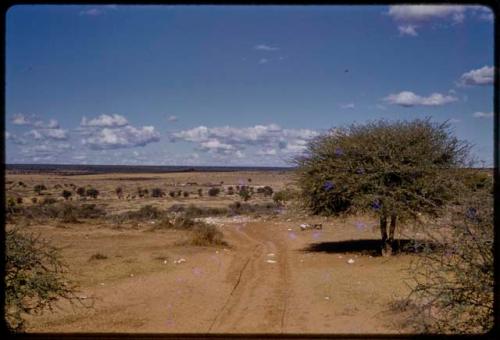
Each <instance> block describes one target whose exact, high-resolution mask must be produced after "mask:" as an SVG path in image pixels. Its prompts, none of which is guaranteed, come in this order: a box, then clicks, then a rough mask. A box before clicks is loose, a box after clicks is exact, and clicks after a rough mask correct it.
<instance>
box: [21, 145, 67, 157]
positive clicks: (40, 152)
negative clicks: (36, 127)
mask: <svg viewBox="0 0 500 340" xmlns="http://www.w3.org/2000/svg"><path fill="white" fill-rule="evenodd" d="M71 149H73V147H72V146H71V145H70V144H68V143H50V142H42V143H39V144H34V145H27V146H23V147H21V148H20V152H21V154H22V155H23V156H25V157H54V156H55V157H58V156H61V154H63V153H64V152H67V151H69V150H71Z"/></svg>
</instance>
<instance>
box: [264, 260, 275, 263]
mask: <svg viewBox="0 0 500 340" xmlns="http://www.w3.org/2000/svg"><path fill="white" fill-rule="evenodd" d="M266 262H267V263H276V261H274V260H267V261H266Z"/></svg>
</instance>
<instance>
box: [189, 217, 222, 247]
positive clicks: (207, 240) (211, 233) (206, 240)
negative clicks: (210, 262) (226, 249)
mask: <svg viewBox="0 0 500 340" xmlns="http://www.w3.org/2000/svg"><path fill="white" fill-rule="evenodd" d="M223 236H224V235H223V234H222V232H221V231H220V230H218V229H217V227H216V226H214V225H212V224H206V223H201V222H199V223H197V224H196V226H195V227H194V228H193V232H192V233H191V235H190V238H189V241H188V243H189V244H191V245H193V246H214V245H215V246H220V245H227V243H226V241H224V240H223Z"/></svg>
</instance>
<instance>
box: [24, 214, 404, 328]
mask: <svg viewBox="0 0 500 340" xmlns="http://www.w3.org/2000/svg"><path fill="white" fill-rule="evenodd" d="M221 229H222V230H223V232H224V235H225V238H226V239H227V240H228V242H229V244H230V247H227V248H224V249H222V248H218V249H216V248H196V247H173V248H168V249H169V250H168V251H169V254H168V255H169V256H168V257H169V260H168V263H165V264H164V268H165V269H162V268H163V267H159V268H160V269H155V270H154V271H150V272H148V271H145V272H143V273H140V271H138V272H139V273H136V274H134V273H131V274H130V275H128V277H126V278H122V279H120V280H114V281H105V280H102V281H103V282H96V283H95V284H94V285H92V286H89V287H87V288H85V289H84V294H88V295H94V296H95V297H96V298H97V299H96V302H95V308H94V309H91V310H82V309H75V310H74V311H73V310H71V309H67V308H66V309H65V311H62V312H59V313H56V314H48V315H46V316H42V317H40V318H37V319H33V322H32V327H31V328H30V330H32V331H38V332H45V331H50V332H58V331H64V332H173V333H379V332H380V333H392V332H397V329H395V328H394V327H392V326H391V324H390V320H389V319H387V317H386V316H385V314H384V309H387V304H388V302H389V301H390V300H391V299H392V298H394V297H397V296H402V295H404V285H403V284H402V282H401V277H402V274H401V269H402V268H403V267H404V266H405V264H407V261H408V259H407V258H406V257H405V256H397V257H394V258H392V259H384V258H381V257H371V256H368V255H361V254H341V253H338V254H337V253H332V252H328V251H327V252H313V251H304V249H305V248H307V246H308V245H310V244H314V243H324V244H328V242H332V241H336V240H341V239H346V238H349V237H352V236H353V235H355V234H354V233H353V231H352V230H351V228H350V226H348V225H326V226H325V227H324V229H323V230H322V231H305V232H301V231H299V230H298V228H297V223H296V222H289V223H287V222H283V221H253V222H252V221H250V222H232V223H224V225H223V226H222V227H221ZM160 234H163V233H161V232H159V233H154V235H153V233H149V234H147V235H146V233H144V232H137V235H135V234H134V235H133V237H137V239H139V238H142V241H141V242H143V244H144V242H147V240H144V238H145V237H149V238H150V242H151V244H150V245H149V247H150V248H149V249H151V247H156V248H154V249H160V248H161V247H162V246H161V245H160V244H163V245H164V242H163V241H161V236H162V235H160ZM356 235H357V234H356ZM363 235H364V236H367V237H372V236H373V235H372V231H370V230H366V231H364V234H363ZM363 235H362V236H363ZM359 236H360V235H357V237H359ZM130 237H132V236H130ZM90 241H91V240H90ZM80 242H81V241H80ZM115 242H119V241H115ZM155 242H156V243H155ZM162 242H163V243H162ZM154 244H155V245H154ZM153 245H154V246H153ZM81 246H82V247H84V245H81ZM124 247H125V243H124ZM130 249H132V248H130ZM147 250H148V248H145V249H144V251H147ZM180 258H184V259H185V260H186V262H184V263H182V264H174V263H173V260H176V259H180ZM348 258H352V259H353V260H354V261H355V262H354V263H353V264H349V263H347V260H348ZM158 266H159V265H158ZM106 268H111V267H99V270H106ZM95 270H97V268H96V269H95Z"/></svg>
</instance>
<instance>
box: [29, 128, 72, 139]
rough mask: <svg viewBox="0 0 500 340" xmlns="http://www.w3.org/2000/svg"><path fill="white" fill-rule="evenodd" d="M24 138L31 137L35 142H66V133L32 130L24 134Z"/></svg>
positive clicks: (50, 130)
mask: <svg viewBox="0 0 500 340" xmlns="http://www.w3.org/2000/svg"><path fill="white" fill-rule="evenodd" d="M25 135H26V136H29V137H32V138H33V139H35V140H42V139H52V140H67V139H68V137H69V136H68V131H67V130H63V129H59V128H57V129H33V130H30V131H29V132H26V133H25Z"/></svg>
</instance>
